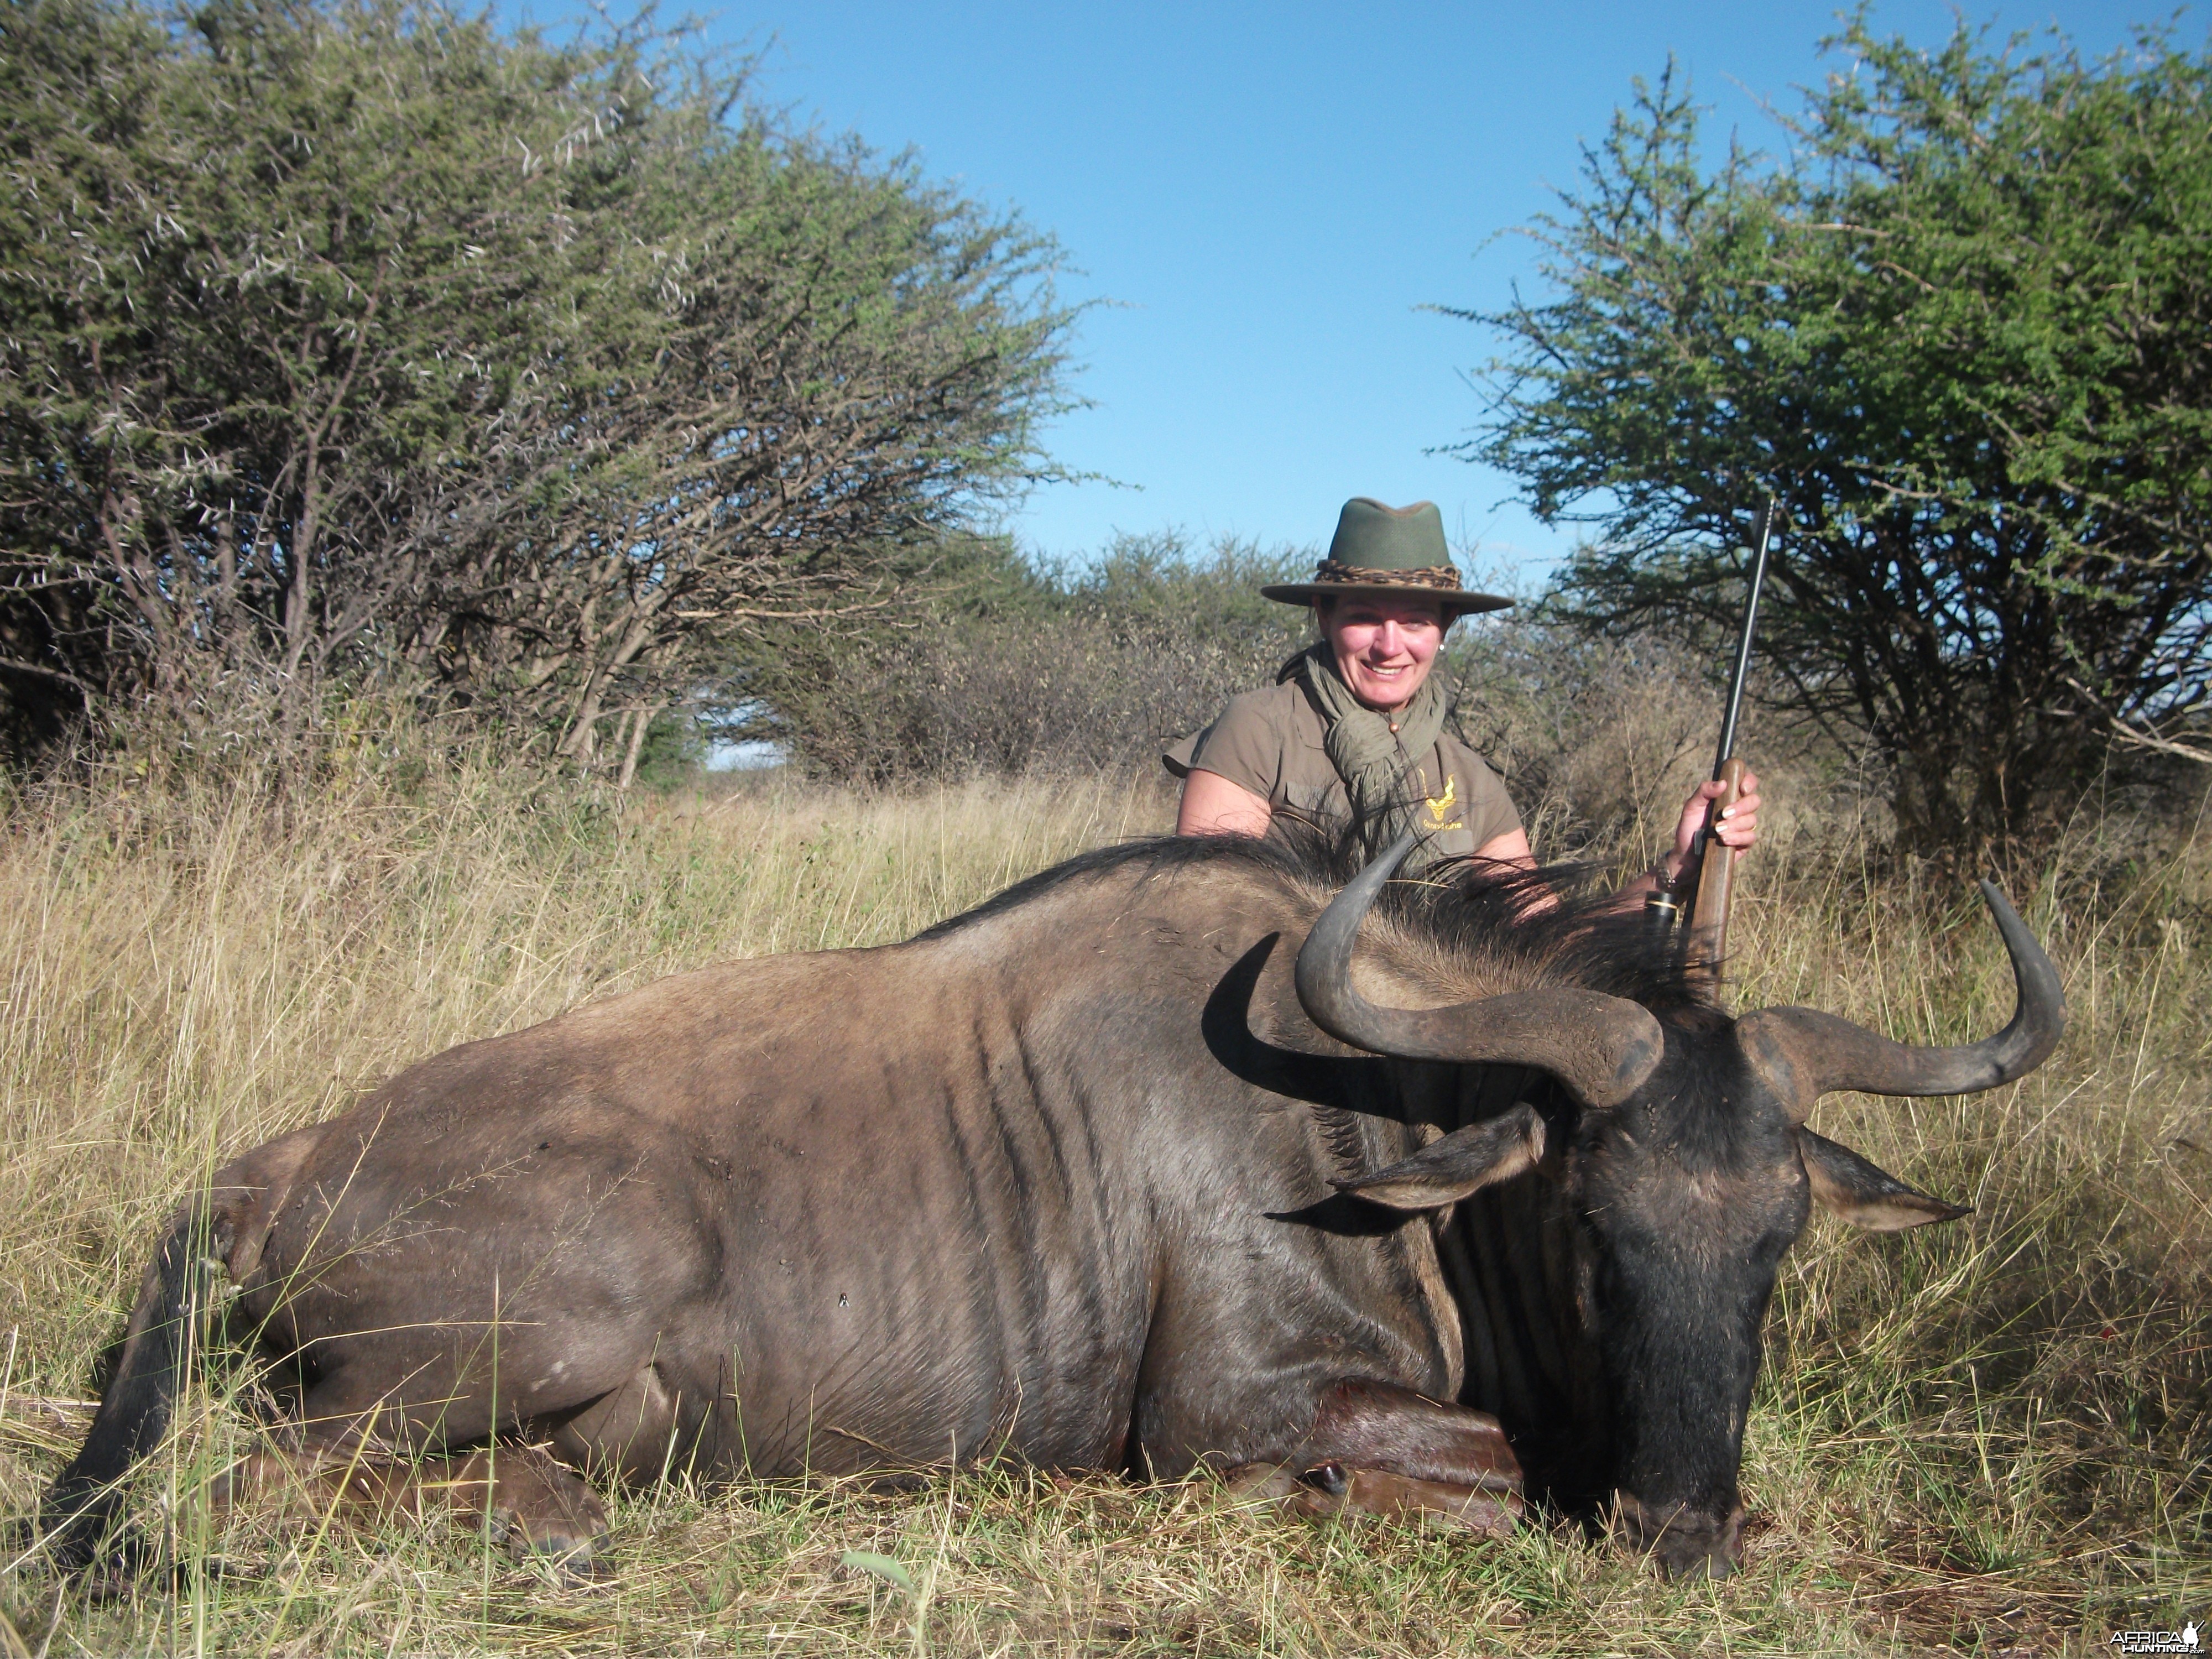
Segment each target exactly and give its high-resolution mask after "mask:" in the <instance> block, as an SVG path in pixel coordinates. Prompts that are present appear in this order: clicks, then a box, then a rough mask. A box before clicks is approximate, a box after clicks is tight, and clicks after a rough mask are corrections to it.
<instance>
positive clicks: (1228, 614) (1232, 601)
mask: <svg viewBox="0 0 2212 1659" xmlns="http://www.w3.org/2000/svg"><path fill="white" fill-rule="evenodd" d="M1312 562H1313V556H1312V554H1311V553H1310V552H1297V553H1293V552H1290V551H1287V550H1283V551H1278V552H1275V553H1263V552H1261V550H1258V549H1257V548H1255V547H1254V546H1252V545H1250V544H1245V543H1238V542H1223V543H1221V544H1218V545H1217V546H1216V547H1214V548H1213V549H1212V551H1211V552H1210V553H1207V554H1205V555H1199V554H1196V553H1195V552H1194V550H1192V549H1191V548H1190V547H1189V546H1188V544H1186V543H1184V542H1183V541H1182V539H1181V538H1178V537H1176V536H1173V535H1158V536H1149V537H1133V536H1125V537H1122V538H1119V539H1117V540H1116V541H1115V543H1114V544H1113V546H1112V547H1111V548H1110V549H1109V550H1108V551H1107V553H1106V555H1105V556H1104V557H1103V558H1102V559H1100V560H1099V561H1098V562H1097V563H1096V564H1095V565H1074V564H1069V565H1064V566H1060V567H1056V568H1040V567H1038V566H1036V565H1035V564H1032V563H1031V562H1029V561H1027V560H1025V559H1024V558H1023V557H1022V556H1020V555H1019V554H1018V553H1017V552H1016V551H1015V550H1013V548H1012V546H1011V545H1010V544H1007V543H1006V542H1004V541H1002V540H991V539H981V540H970V541H966V542H962V543H958V544H950V545H948V546H946V547H945V548H943V549H941V550H939V556H938V557H937V559H936V560H935V562H933V564H932V566H931V567H930V572H929V576H928V581H929V584H930V585H929V587H928V589H927V592H924V593H923V594H921V596H920V597H919V598H918V599H917V600H916V602H915V604H914V605H912V606H911V608H910V609H908V610H904V611H901V612H899V613H897V614H896V615H894V616H892V617H889V618H888V619H887V620H886V622H885V623H884V625H883V626H881V627H879V628H878V629H877V631H875V632H874V633H873V634H872V635H869V636H867V637H865V638H862V639H858V640H853V641H836V640H828V641H825V640H824V639H823V638H822V637H821V636H820V635H818V634H817V633H815V632H813V631H811V630H805V629H789V630H787V631H786V632H785V633H783V634H782V635H779V636H777V637H775V639H774V640H773V641H772V642H771V644H770V647H769V649H767V650H764V651H763V652H761V653H758V654H757V655H756V656H754V657H753V658H751V659H750V671H749V672H748V674H747V675H746V677H745V678H744V680H743V681H742V688H743V690H744V691H745V692H746V693H747V694H748V696H749V697H750V699H751V701H750V702H747V703H746V704H745V705H744V706H743V707H742V708H740V709H739V710H738V711H737V712H736V713H735V714H732V716H730V717H729V718H728V719H727V720H726V721H725V722H724V725H723V728H722V729H723V733H724V735H726V736H728V737H732V738H774V739H775V740H776V741H778V742H781V743H782V744H784V745H785V746H786V747H787V750H789V751H790V753H791V754H792V756H793V758H794V759H795V760H796V761H797V762H798V763H799V765H800V766H801V767H802V768H803V769H805V770H806V771H807V772H808V773H810V774H811V775H816V776H820V777H829V778H836V779H841V780H845V781H873V782H883V781H891V780H896V779H905V778H921V777H960V776H964V775H969V774H974V773H996V774H1006V775H1014V774H1019V773H1024V772H1028V771H1033V770H1036V771H1043V772H1048V773H1050V772H1059V771H1068V770H1079V769H1092V768H1097V767H1111V766H1122V765H1127V764H1130V763H1143V762H1144V761H1145V759H1146V756H1147V755H1148V754H1155V753H1157V752H1158V746H1159V745H1160V744H1163V743H1164V742H1167V741H1172V740H1173V739H1174V738H1178V737H1181V736H1182V735H1184V734H1185V733H1188V732H1194V731H1195V730H1197V729H1198V727H1200V726H1203V725H1204V724H1205V723H1206V721H1208V720H1212V718H1213V716H1214V715H1215V714H1218V713H1219V712H1220V708H1221V705H1222V703H1223V702H1225V701H1226V700H1227V699H1228V698H1229V697H1230V696H1232V695H1233V694H1234V693H1236V692H1238V691H1243V690H1250V689H1251V688H1252V687H1254V686H1256V685H1261V684H1266V683H1267V680H1268V679H1269V678H1272V676H1273V673H1274V671H1275V670H1276V668H1277V667H1278V666H1279V665H1280V664H1281V663H1282V661H1283V659H1285V657H1287V656H1289V655H1290V654H1291V653H1292V652H1293V651H1296V650H1297V649H1298V648H1299V647H1300V646H1302V645H1303V644H1304V643H1305V641H1307V639H1308V638H1310V634H1309V632H1308V629H1307V623H1306V621H1305V613H1304V612H1303V611H1298V610H1295V609H1293V608H1291V607H1289V606H1285V605H1277V604H1275V603H1274V602H1273V601H1272V600H1269V599H1262V598H1261V597H1260V587H1261V584H1262V583H1264V582H1270V581H1283V580H1294V579H1295V578H1297V577H1299V576H1303V575H1304V574H1306V573H1307V572H1308V571H1309V570H1310V568H1312Z"/></svg>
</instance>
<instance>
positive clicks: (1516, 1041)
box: [1297, 836, 1666, 1106]
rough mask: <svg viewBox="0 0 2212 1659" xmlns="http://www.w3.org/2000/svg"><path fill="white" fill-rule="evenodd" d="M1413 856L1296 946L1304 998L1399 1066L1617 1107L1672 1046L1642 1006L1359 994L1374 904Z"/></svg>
mask: <svg viewBox="0 0 2212 1659" xmlns="http://www.w3.org/2000/svg"><path fill="white" fill-rule="evenodd" d="M1411 851H1413V836H1407V837H1406V838H1405V839H1404V840H1402V841H1401V842H1399V843H1398V844H1397V845H1396V846H1395V847H1393V848H1390V850H1389V852H1387V853H1385V854H1383V855H1382V856H1381V857H1380V858H1378V859H1376V860H1375V861H1374V862H1373V863H1372V864H1370V865H1369V866H1367V867H1366V868H1365V869H1364V870H1363V871H1361V872H1359V874H1358V876H1357V877H1356V878H1353V879H1352V882H1351V883H1350V884H1347V885H1346V888H1345V890H1343V891H1342V892H1340V893H1339V894H1338V895H1337V896H1335V897H1334V899H1332V900H1330V901H1329V904H1328V908H1327V909H1325V910H1323V911H1322V913H1321V915H1320V918H1319V919H1318V920H1317V921H1315V923H1314V925H1313V931H1312V932H1311V933H1308V934H1307V935H1306V942H1305V944H1304V945H1303V946H1301V947H1300V948H1299V951H1298V963H1297V988H1298V1000H1299V1001H1300V1002H1302V1003H1304V1005H1305V1010H1306V1013H1307V1015H1308V1016H1309V1017H1310V1018H1311V1019H1312V1020H1313V1023H1314V1024H1316V1025H1318V1026H1320V1027H1321V1029H1322V1030H1324V1031H1326V1032H1328V1034H1329V1035H1330V1036H1333V1037H1335V1038H1336V1039H1337V1040H1338V1041H1339V1042H1348V1043H1350V1044H1352V1047H1353V1048H1364V1049H1366V1050H1367V1051H1368V1052H1369V1053H1370V1054H1389V1055H1391V1056H1393V1057H1395V1058H1396V1059H1400V1060H1452V1061H1455V1062H1458V1063H1461V1064H1468V1065H1483V1064H1495V1065H1511V1066H1537V1067H1540V1068H1541V1069H1542V1070H1544V1071H1546V1072H1548V1073H1551V1074H1552V1075H1553V1077H1555V1078H1557V1079H1559V1081H1560V1082H1562V1083H1564V1084H1565V1085H1567V1087H1568V1088H1570V1089H1571V1090H1572V1091H1574V1092H1575V1094H1576V1095H1577V1097H1579V1098H1580V1099H1581V1100H1582V1101H1583V1103H1584V1104H1585V1105H1589V1106H1614V1105H1618V1104H1619V1103H1620V1102H1622V1101H1624V1100H1626V1099H1627V1098H1628V1097H1629V1096H1631V1095H1632V1094H1634V1093H1635V1092H1636V1091H1637V1089H1638V1086H1639V1085H1642V1083H1643V1081H1644V1079H1645V1078H1647V1077H1649V1076H1650V1075H1651V1068H1652V1067H1653V1066H1656V1065H1657V1064H1658V1063H1659V1056H1660V1054H1661V1053H1662V1051H1663V1049H1664V1048H1665V1046H1666V1039H1665V1037H1664V1036H1662V1033H1661V1031H1660V1030H1659V1022H1658V1021H1657V1020H1656V1019H1654V1018H1652V1017H1651V1015H1650V1012H1649V1011H1648V1010H1647V1009H1645V1008H1644V1007H1643V1006H1640V1005H1638V1004H1637V1003H1633V1002H1630V1001H1628V1000H1626V999H1624V998H1621V997H1609V996H1607V995H1604V994H1602V993H1601V992H1597V991H1581V990H1574V989H1571V988H1568V987H1555V988H1549V989H1546V990H1541V991H1514V992H1509V993H1508V994H1505V995H1504V996H1495V997H1484V998H1482V999H1480V1000H1478V1001H1474V1002H1466V1003H1462V1004H1460V1005H1459V1006H1456V1007H1451V1008H1378V1007H1376V1006H1375V1005H1374V1004H1373V1003H1371V1002H1370V1001H1368V1000H1367V999H1366V998H1364V997H1363V996H1361V995H1360V994H1359V993H1358V992H1357V991H1355V990H1353V989H1352V945H1353V943H1354V941H1355V940H1356V939H1358V934H1359V924H1360V921H1361V920H1362V919H1363V918H1364V916H1365V915H1367V912H1368V909H1369V908H1370V906H1372V905H1373V904H1374V902H1375V896H1376V894H1377V893H1380V892H1381V891H1382V890H1383V884H1384V883H1385V882H1387V881H1389V879H1390V878H1391V876H1392V875H1393V874H1395V872H1396V871H1397V868H1398V866H1399V865H1400V864H1401V863H1402V862H1403V861H1404V860H1405V857H1406V854H1408V853H1410V852H1411Z"/></svg>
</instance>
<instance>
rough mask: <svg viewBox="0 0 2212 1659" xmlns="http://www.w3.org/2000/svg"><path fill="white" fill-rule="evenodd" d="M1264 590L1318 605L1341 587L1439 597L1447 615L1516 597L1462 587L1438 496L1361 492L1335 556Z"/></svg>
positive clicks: (1340, 527) (1343, 516)
mask: <svg viewBox="0 0 2212 1659" xmlns="http://www.w3.org/2000/svg"><path fill="white" fill-rule="evenodd" d="M1260 592H1261V593H1262V594H1264V595H1265V596H1266V597H1267V598H1268V599H1280V600H1281V601H1282V602H1283V603H1284V604H1285V605H1311V604H1312V603H1313V602H1314V601H1315V600H1316V599H1330V598H1334V596H1336V595H1338V594H1340V593H1359V594H1364V595H1365V596H1366V597H1368V598H1370V599H1433V600H1435V601H1437V603H1438V604H1440V605H1443V608H1444V617H1445V619H1446V620H1447V621H1449V619H1450V618H1452V617H1456V616H1463V615H1466V614H1467V613H1468V612H1470V611H1503V610H1504V609H1505V607H1506V606H1508V605H1511V604H1512V603H1513V601H1512V600H1510V599H1502V598H1500V597H1499V596H1498V594H1495V593H1477V592H1474V591H1473V590H1472V589H1470V588H1466V587H1462V586H1460V580H1459V571H1458V570H1457V568H1455V567H1454V566H1453V564H1452V562H1451V552H1450V550H1449V549H1448V548H1447V547H1445V545H1444V515H1443V513H1439V512H1437V504H1436V503H1435V502H1434V501H1416V502H1414V503H1413V506H1411V507H1385V506H1383V503H1382V502H1380V501H1375V500H1372V499H1370V497H1368V496H1365V495H1354V496H1353V497H1352V499H1351V500H1350V501H1346V503H1345V504H1344V511H1343V512H1342V513H1339V514H1338V515H1337V520H1336V537H1335V539H1334V540H1333V541H1331V542H1330V543H1329V544H1328V557H1327V558H1325V559H1323V560H1322V562H1321V565H1320V568H1318V569H1316V571H1315V572H1314V579H1313V580H1311V581H1310V582H1276V583H1273V584H1272V585H1270V586H1267V587H1263V588H1261V590H1260Z"/></svg>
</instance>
